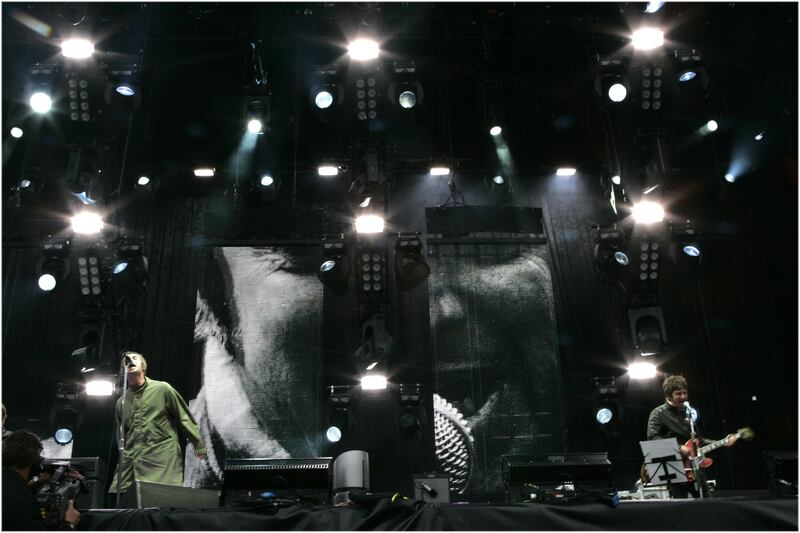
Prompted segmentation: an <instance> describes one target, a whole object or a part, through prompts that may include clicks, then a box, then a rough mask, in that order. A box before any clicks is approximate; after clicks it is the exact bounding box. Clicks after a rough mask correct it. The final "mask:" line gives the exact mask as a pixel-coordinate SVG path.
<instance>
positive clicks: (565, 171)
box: [556, 167, 577, 176]
mask: <svg viewBox="0 0 800 533" xmlns="http://www.w3.org/2000/svg"><path fill="white" fill-rule="evenodd" d="M576 172H577V170H576V169H575V168H572V167H560V168H558V169H557V170H556V176H574V175H575V173H576Z"/></svg>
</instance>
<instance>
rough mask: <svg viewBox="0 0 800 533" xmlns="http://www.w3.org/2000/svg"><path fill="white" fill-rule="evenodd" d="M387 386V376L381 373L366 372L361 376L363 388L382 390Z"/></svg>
mask: <svg viewBox="0 0 800 533" xmlns="http://www.w3.org/2000/svg"><path fill="white" fill-rule="evenodd" d="M385 388H386V376H383V375H381V374H365V375H364V376H361V389H362V390H382V389H385Z"/></svg>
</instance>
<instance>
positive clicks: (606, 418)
mask: <svg viewBox="0 0 800 533" xmlns="http://www.w3.org/2000/svg"><path fill="white" fill-rule="evenodd" d="M595 418H596V419H597V421H598V422H599V423H600V424H608V423H609V422H611V419H612V418H614V413H613V412H612V411H611V409H609V408H608V407H601V408H600V409H598V410H597V413H596V414H595Z"/></svg>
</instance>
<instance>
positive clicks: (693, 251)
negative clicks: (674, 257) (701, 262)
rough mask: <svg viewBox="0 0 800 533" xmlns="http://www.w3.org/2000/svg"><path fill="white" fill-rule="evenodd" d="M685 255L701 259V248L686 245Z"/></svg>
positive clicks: (684, 248)
mask: <svg viewBox="0 0 800 533" xmlns="http://www.w3.org/2000/svg"><path fill="white" fill-rule="evenodd" d="M683 253H685V254H686V255H688V256H689V257H700V246H699V245H697V244H693V243H692V244H684V245H683Z"/></svg>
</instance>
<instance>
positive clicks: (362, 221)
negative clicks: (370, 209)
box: [355, 215, 384, 233]
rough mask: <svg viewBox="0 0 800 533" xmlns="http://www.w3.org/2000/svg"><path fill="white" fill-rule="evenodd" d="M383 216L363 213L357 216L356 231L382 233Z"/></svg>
mask: <svg viewBox="0 0 800 533" xmlns="http://www.w3.org/2000/svg"><path fill="white" fill-rule="evenodd" d="M383 224H384V222H383V217H381V216H378V215H361V216H359V217H356V222H355V226H356V233H382V232H383Z"/></svg>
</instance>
